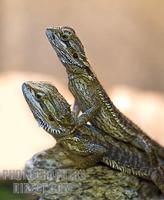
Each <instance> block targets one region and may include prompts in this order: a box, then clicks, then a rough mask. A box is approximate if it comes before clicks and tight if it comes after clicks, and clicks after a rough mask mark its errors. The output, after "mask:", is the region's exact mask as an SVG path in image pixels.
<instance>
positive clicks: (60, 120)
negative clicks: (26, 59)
mask: <svg viewBox="0 0 164 200" xmlns="http://www.w3.org/2000/svg"><path fill="white" fill-rule="evenodd" d="M22 91H23V94H24V97H25V99H26V101H27V103H28V105H29V107H30V109H31V111H32V113H33V115H34V117H35V119H36V120H37V121H38V123H39V125H40V126H41V127H43V129H44V130H46V131H47V132H48V133H50V134H51V135H53V136H60V135H61V133H62V132H63V131H64V130H63V129H64V128H65V129H66V128H69V127H70V126H71V125H72V124H73V117H72V113H71V110H70V105H69V104H68V103H67V101H66V100H65V99H64V97H63V96H62V95H61V94H60V93H59V92H58V90H57V89H56V88H55V87H54V86H53V85H51V84H50V83H47V82H32V81H28V82H25V83H23V85H22Z"/></svg>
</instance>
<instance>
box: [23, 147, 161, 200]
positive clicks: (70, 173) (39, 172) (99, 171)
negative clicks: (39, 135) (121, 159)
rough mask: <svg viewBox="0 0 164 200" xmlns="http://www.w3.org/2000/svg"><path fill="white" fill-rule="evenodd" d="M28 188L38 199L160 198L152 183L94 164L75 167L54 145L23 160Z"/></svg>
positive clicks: (116, 199)
mask: <svg viewBox="0 0 164 200" xmlns="http://www.w3.org/2000/svg"><path fill="white" fill-rule="evenodd" d="M25 171H26V175H27V179H28V181H29V184H30V188H31V190H32V192H33V193H34V194H36V195H37V196H39V197H40V199H39V200H59V199H62V200H82V199H85V200H95V199H96V200H97V199H98V200H130V199H133V200H162V199H164V197H163V196H162V195H161V194H160V192H159V190H158V189H157V188H156V186H155V185H154V184H153V183H152V182H149V181H143V180H141V179H139V178H137V177H135V176H130V175H127V174H124V173H121V172H119V171H116V170H113V169H110V168H109V167H107V166H105V165H101V164H100V165H97V166H93V167H90V168H87V169H76V168H75V167H74V163H73V161H71V160H70V159H69V158H68V157H67V155H66V152H64V150H63V149H62V148H61V147H60V145H56V146H55V147H54V148H51V149H48V150H46V151H43V152H41V153H38V154H36V155H34V156H33V157H32V159H31V160H29V161H28V162H27V163H26V168H25Z"/></svg>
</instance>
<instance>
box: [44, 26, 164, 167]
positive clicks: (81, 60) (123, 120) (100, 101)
mask: <svg viewBox="0 0 164 200" xmlns="http://www.w3.org/2000/svg"><path fill="white" fill-rule="evenodd" d="M46 35H47V37H48V39H49V41H50V43H51V45H52V47H53V48H54V49H55V51H56V53H57V55H58V57H59V59H60V61H61V62H62V63H63V65H64V66H65V68H66V71H67V74H68V80H69V83H68V85H69V89H70V91H71V92H72V94H73V95H74V97H75V109H74V110H75V111H76V112H77V110H79V109H80V110H81V111H82V112H83V118H85V121H90V122H91V124H92V125H94V126H95V127H98V128H100V129H101V130H103V131H104V132H106V133H107V134H110V135H111V136H112V137H113V138H116V139H117V140H121V141H124V142H128V143H130V144H132V145H134V146H135V147H137V148H139V149H141V150H143V151H145V152H146V153H147V154H148V156H149V159H150V162H151V164H152V166H153V165H155V164H156V165H158V159H157V155H156V151H159V152H158V153H159V154H160V153H161V154H162V155H161V156H162V157H163V156H164V154H163V153H164V148H163V147H161V146H160V145H158V144H157V143H156V142H155V141H153V140H152V139H150V138H149V137H148V135H147V134H146V133H145V132H143V131H142V130H141V129H140V128H139V127H138V126H137V125H136V124H135V123H133V122H132V121H131V120H129V119H128V118H127V117H126V116H125V115H124V114H122V113H121V112H120V111H119V110H118V109H117V108H116V107H115V105H114V104H113V102H112V101H111V100H110V98H109V97H108V95H107V94H106V92H105V91H104V89H103V87H102V86H101V84H100V82H99V81H98V79H97V78H96V76H95V74H94V73H93V72H92V70H91V66H90V64H89V62H88V61H87V58H86V55H85V52H84V47H83V45H82V43H81V41H80V40H79V38H78V37H77V35H76V33H75V31H74V30H73V29H72V28H70V27H55V28H48V29H47V30H46Z"/></svg>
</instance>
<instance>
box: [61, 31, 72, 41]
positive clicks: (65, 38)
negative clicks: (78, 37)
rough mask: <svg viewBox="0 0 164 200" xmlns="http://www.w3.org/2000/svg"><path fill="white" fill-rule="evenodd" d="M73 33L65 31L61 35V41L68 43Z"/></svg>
mask: <svg viewBox="0 0 164 200" xmlns="http://www.w3.org/2000/svg"><path fill="white" fill-rule="evenodd" d="M71 35H72V33H71V32H70V31H63V33H62V34H61V39H62V40H63V41H68V40H69V39H70V37H71Z"/></svg>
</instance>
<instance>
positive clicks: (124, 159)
mask: <svg viewBox="0 0 164 200" xmlns="http://www.w3.org/2000/svg"><path fill="white" fill-rule="evenodd" d="M22 90H23V94H24V97H25V99H26V101H27V103H28V105H29V107H30V109H31V111H32V113H33V115H34V117H35V119H36V120H37V121H38V123H39V125H40V126H41V127H43V129H44V130H46V131H47V132H48V133H49V134H51V135H52V136H53V137H54V138H55V139H56V140H57V143H60V144H61V145H62V146H63V148H64V149H65V150H66V151H67V154H68V156H69V157H70V158H71V159H72V160H74V161H75V165H76V166H77V167H80V168H81V167H89V166H91V165H95V164H96V163H98V162H103V163H105V164H106V165H108V166H110V167H112V168H114V169H117V170H120V171H122V172H125V173H127V174H133V175H136V176H140V177H143V178H146V179H150V180H152V181H153V182H154V183H155V184H156V185H157V186H158V187H159V188H160V189H161V191H164V182H163V177H162V176H161V174H160V173H161V172H160V171H159V169H158V168H156V166H154V167H152V166H151V164H150V161H149V159H148V156H147V154H146V153H144V152H142V151H140V150H138V149H137V148H135V147H133V146H130V145H127V144H125V143H124V142H121V141H120V142H118V141H117V140H115V139H113V138H112V137H110V136H106V133H104V132H103V131H101V130H99V129H98V128H95V127H93V126H92V125H88V124H84V125H80V126H78V129H75V130H74V132H72V127H74V126H76V124H77V123H78V124H80V123H79V120H81V119H80V117H79V118H77V117H75V115H74V113H73V112H71V110H70V105H69V104H68V103H67V101H66V100H65V99H64V97H63V96H62V95H61V94H60V93H59V92H58V90H57V89H56V88H55V87H54V86H53V85H51V84H49V83H46V82H26V83H24V84H23V85H22ZM106 137H107V138H106Z"/></svg>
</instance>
